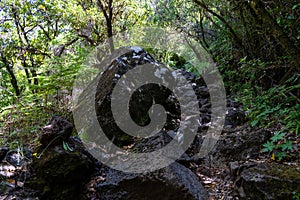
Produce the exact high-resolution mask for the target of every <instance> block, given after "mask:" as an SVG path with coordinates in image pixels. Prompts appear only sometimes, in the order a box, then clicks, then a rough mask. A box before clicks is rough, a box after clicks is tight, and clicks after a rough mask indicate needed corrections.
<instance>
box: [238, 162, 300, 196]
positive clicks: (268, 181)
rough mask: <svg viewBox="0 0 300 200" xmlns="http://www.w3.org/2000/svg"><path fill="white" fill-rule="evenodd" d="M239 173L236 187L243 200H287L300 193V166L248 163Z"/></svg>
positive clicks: (241, 167) (240, 168)
mask: <svg viewBox="0 0 300 200" xmlns="http://www.w3.org/2000/svg"><path fill="white" fill-rule="evenodd" d="M237 173H238V174H237V176H236V181H235V185H236V187H237V189H238V191H239V193H240V196H241V197H242V198H246V197H247V198H250V199H274V200H286V199H293V194H294V193H295V192H297V193H298V194H299V193H300V168H299V166H291V165H283V164H278V163H247V164H243V165H241V166H240V167H239V169H238V170H237Z"/></svg>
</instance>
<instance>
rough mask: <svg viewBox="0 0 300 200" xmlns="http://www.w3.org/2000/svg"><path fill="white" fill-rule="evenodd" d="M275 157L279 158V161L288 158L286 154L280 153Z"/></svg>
mask: <svg viewBox="0 0 300 200" xmlns="http://www.w3.org/2000/svg"><path fill="white" fill-rule="evenodd" d="M275 155H276V157H277V158H278V160H282V159H283V158H285V157H286V153H284V152H278V153H276V154H275Z"/></svg>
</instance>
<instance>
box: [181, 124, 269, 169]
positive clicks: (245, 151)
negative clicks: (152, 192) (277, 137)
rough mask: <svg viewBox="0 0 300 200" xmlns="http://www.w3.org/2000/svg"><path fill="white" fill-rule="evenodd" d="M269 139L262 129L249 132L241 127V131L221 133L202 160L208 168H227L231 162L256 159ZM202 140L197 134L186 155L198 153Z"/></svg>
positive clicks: (267, 133) (266, 132) (267, 132)
mask: <svg viewBox="0 0 300 200" xmlns="http://www.w3.org/2000/svg"><path fill="white" fill-rule="evenodd" d="M270 137H271V133H270V132H269V131H266V130H263V129H261V130H257V131H251V130H248V129H247V128H246V127H243V128H242V130H232V131H228V132H225V131H223V134H222V135H221V136H220V138H219V139H218V141H217V143H216V145H215V146H214V148H213V149H212V150H211V152H210V153H209V154H208V155H207V156H206V157H204V158H203V160H204V162H205V164H206V165H208V166H214V167H227V166H228V164H229V163H230V162H233V161H237V160H239V161H245V160H248V159H251V158H252V159H253V158H256V157H257V156H258V153H259V151H260V149H261V145H262V144H264V143H265V142H266V141H267V140H268V139H269V138H270ZM203 140H204V137H203V136H201V135H200V134H199V135H198V136H197V137H196V139H195V140H194V143H193V145H192V146H191V147H190V148H189V149H188V151H187V154H188V155H189V156H191V157H192V156H193V155H194V154H196V153H198V150H199V149H200V147H201V144H202V142H203Z"/></svg>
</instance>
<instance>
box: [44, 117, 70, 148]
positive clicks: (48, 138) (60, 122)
mask: <svg viewBox="0 0 300 200" xmlns="http://www.w3.org/2000/svg"><path fill="white" fill-rule="evenodd" d="M72 130H73V125H72V123H70V122H69V121H67V120H65V119H63V118H61V117H57V116H53V117H52V119H51V122H50V124H49V125H47V126H44V127H43V128H42V133H41V136H40V138H39V141H40V142H41V144H42V145H43V146H44V147H45V146H47V145H49V146H55V145H57V144H61V142H62V141H63V140H67V139H68V138H69V137H70V136H71V133H72Z"/></svg>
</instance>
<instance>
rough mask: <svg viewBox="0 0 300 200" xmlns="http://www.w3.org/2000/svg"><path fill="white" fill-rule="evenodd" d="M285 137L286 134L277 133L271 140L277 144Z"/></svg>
mask: <svg viewBox="0 0 300 200" xmlns="http://www.w3.org/2000/svg"><path fill="white" fill-rule="evenodd" d="M284 136H285V133H280V132H279V131H275V133H274V136H273V137H272V138H271V140H272V141H273V142H277V141H279V140H282V139H283V138H284Z"/></svg>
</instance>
